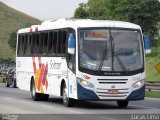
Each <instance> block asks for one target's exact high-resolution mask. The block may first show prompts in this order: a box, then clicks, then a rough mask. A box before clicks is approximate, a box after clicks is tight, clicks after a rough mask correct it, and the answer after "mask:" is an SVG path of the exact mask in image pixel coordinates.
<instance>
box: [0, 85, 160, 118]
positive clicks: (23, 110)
mask: <svg viewBox="0 0 160 120" xmlns="http://www.w3.org/2000/svg"><path fill="white" fill-rule="evenodd" d="M8 114H12V115H18V119H24V120H25V119H26V120H34V119H39V120H41V119H42V120H43V119H45V120H50V119H53V120H72V119H73V120H134V119H137V116H136V115H142V116H143V117H144V115H148V114H149V115H158V116H156V118H157V117H158V120H160V99H150V98H146V99H145V100H143V101H134V102H130V103H129V106H128V107H127V108H118V107H117V104H116V102H112V101H98V102H97V101H79V102H76V103H75V105H74V107H71V108H66V107H64V106H63V104H62V99H61V98H57V97H54V96H50V98H49V101H36V102H35V101H32V99H31V95H30V92H26V91H22V90H20V89H18V88H6V87H5V85H4V84H0V115H2V117H5V116H6V115H8ZM11 117H13V116H11ZM138 117H140V116H138ZM146 117H148V116H146ZM151 117H154V116H151ZM152 120H154V119H152Z"/></svg>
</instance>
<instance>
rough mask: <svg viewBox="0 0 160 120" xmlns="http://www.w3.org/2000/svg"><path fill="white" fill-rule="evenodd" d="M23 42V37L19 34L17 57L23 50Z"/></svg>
mask: <svg viewBox="0 0 160 120" xmlns="http://www.w3.org/2000/svg"><path fill="white" fill-rule="evenodd" d="M21 42H22V36H21V35H20V34H19V35H18V51H17V55H18V56H19V55H20V51H21V50H20V49H21Z"/></svg>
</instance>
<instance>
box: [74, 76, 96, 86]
mask: <svg viewBox="0 0 160 120" xmlns="http://www.w3.org/2000/svg"><path fill="white" fill-rule="evenodd" d="M77 79H78V82H79V83H80V84H81V85H82V86H84V87H89V88H94V85H93V84H92V83H90V82H88V81H86V80H83V79H81V78H77Z"/></svg>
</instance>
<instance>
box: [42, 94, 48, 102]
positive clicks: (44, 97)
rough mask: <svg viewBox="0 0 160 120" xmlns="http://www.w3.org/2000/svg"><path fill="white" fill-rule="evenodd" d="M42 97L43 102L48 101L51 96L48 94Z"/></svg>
mask: <svg viewBox="0 0 160 120" xmlns="http://www.w3.org/2000/svg"><path fill="white" fill-rule="evenodd" d="M41 95H42V100H44V101H48V98H49V95H48V94H41Z"/></svg>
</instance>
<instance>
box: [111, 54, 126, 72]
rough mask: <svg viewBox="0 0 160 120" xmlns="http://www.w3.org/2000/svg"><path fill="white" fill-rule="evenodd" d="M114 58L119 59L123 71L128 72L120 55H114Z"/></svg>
mask: <svg viewBox="0 0 160 120" xmlns="http://www.w3.org/2000/svg"><path fill="white" fill-rule="evenodd" d="M113 56H115V58H116V59H117V61H118V63H119V64H120V65H121V67H122V69H123V70H124V71H127V69H126V67H125V65H124V63H123V62H122V60H121V59H120V57H119V55H118V54H116V55H115V54H113Z"/></svg>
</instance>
